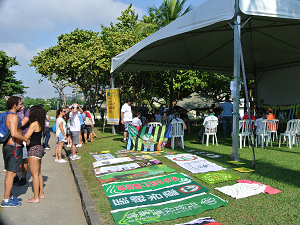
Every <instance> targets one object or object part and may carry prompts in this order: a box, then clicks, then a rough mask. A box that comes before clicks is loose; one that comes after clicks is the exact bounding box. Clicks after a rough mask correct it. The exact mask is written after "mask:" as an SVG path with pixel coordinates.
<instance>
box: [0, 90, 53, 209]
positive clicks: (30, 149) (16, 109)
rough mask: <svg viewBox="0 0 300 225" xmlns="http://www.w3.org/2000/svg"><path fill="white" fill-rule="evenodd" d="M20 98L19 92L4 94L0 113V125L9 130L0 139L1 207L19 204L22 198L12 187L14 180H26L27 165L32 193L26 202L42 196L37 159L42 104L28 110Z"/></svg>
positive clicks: (43, 126) (43, 113)
mask: <svg viewBox="0 0 300 225" xmlns="http://www.w3.org/2000/svg"><path fill="white" fill-rule="evenodd" d="M23 100H24V98H23V96H20V95H15V96H11V97H10V98H8V100H7V101H6V107H7V109H8V112H5V113H3V114H2V115H1V116H2V121H1V122H2V126H4V127H6V128H7V129H8V130H9V132H10V135H9V136H8V138H7V139H6V140H3V143H2V144H3V159H4V169H5V180H4V184H5V185H4V187H5V189H4V197H3V200H2V202H1V205H0V206H1V207H16V206H20V205H21V202H22V199H21V198H17V197H15V196H14V195H13V194H12V187H13V183H14V181H16V180H17V182H18V183H19V185H24V184H26V173H27V168H28V165H29V168H30V173H31V176H32V184H33V185H32V186H33V192H34V196H33V197H31V198H29V199H26V202H28V203H38V202H39V199H42V198H45V196H44V191H43V185H44V184H43V178H42V175H41V161H42V157H43V156H44V154H45V151H44V147H43V145H42V139H43V138H42V137H43V134H46V123H47V121H46V110H45V109H44V107H43V106H42V105H36V106H32V107H31V108H30V110H29V109H26V108H25V107H24V106H23ZM17 113H18V114H19V116H18V115H17ZM45 136H46V135H45ZM48 141H49V139H48ZM46 147H47V146H46ZM23 153H24V154H23ZM23 155H24V157H23ZM27 158H28V159H27ZM21 169H22V178H21V179H20V180H19V178H18V177H17V172H18V171H19V170H21Z"/></svg>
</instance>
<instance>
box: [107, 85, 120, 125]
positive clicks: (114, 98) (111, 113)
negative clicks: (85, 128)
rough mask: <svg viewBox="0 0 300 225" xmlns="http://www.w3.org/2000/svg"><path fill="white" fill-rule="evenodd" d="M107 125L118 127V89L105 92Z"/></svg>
mask: <svg viewBox="0 0 300 225" xmlns="http://www.w3.org/2000/svg"><path fill="white" fill-rule="evenodd" d="M106 102H107V124H112V125H119V121H120V97H119V88H113V89H108V90H106Z"/></svg>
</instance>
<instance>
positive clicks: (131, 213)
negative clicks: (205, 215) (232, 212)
mask: <svg viewBox="0 0 300 225" xmlns="http://www.w3.org/2000/svg"><path fill="white" fill-rule="evenodd" d="M226 204H227V201H225V200H223V199H221V198H219V197H218V196H216V195H213V194H205V193H202V194H196V195H192V196H189V197H186V198H181V199H176V200H172V201H167V202H162V203H157V204H153V205H143V206H137V207H130V208H124V209H118V210H113V211H111V214H112V216H113V218H114V220H115V223H116V224H130V225H140V224H146V223H154V222H160V221H164V220H173V219H176V218H179V217H185V216H192V215H196V214H199V213H202V212H204V211H206V210H210V209H216V208H218V207H221V206H225V205H226Z"/></svg>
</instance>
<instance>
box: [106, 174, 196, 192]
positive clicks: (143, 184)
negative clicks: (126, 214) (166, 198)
mask: <svg viewBox="0 0 300 225" xmlns="http://www.w3.org/2000/svg"><path fill="white" fill-rule="evenodd" d="M191 180H192V179H191V178H190V177H188V176H186V175H185V174H183V173H171V174H168V175H164V176H156V177H150V178H145V179H137V180H133V181H123V182H113V183H110V184H103V185H102V187H103V189H104V191H105V193H106V195H107V196H115V195H123V194H128V193H136V192H140V191H145V190H157V189H159V188H164V187H169V186H171V185H174V184H187V183H190V182H191Z"/></svg>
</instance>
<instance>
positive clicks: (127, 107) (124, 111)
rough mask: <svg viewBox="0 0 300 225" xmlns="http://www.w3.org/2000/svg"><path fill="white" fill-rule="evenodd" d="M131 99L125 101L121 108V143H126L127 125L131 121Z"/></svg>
mask: <svg viewBox="0 0 300 225" xmlns="http://www.w3.org/2000/svg"><path fill="white" fill-rule="evenodd" d="M131 104H132V101H131V99H129V98H128V99H126V103H125V104H124V105H123V106H122V108H121V123H122V124H124V139H123V142H126V141H127V134H128V125H129V123H131V121H132V112H131Z"/></svg>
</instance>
